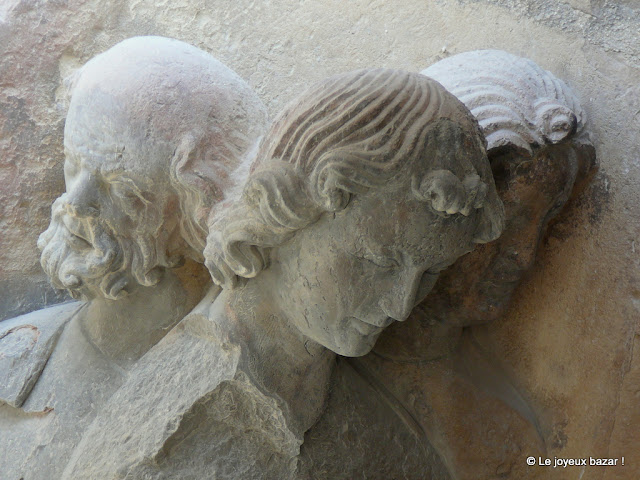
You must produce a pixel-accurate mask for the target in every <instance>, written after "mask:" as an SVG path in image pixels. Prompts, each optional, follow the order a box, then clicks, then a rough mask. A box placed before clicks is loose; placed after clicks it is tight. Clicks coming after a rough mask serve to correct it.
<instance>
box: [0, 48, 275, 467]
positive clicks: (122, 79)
mask: <svg viewBox="0 0 640 480" xmlns="http://www.w3.org/2000/svg"><path fill="white" fill-rule="evenodd" d="M71 88H72V95H71V100H70V106H69V112H68V115H67V119H66V125H65V132H64V144H65V165H64V174H65V184H66V188H67V191H66V193H64V194H63V195H62V196H61V197H60V198H58V199H57V200H56V201H55V203H54V205H53V207H52V219H51V225H50V226H49V228H48V229H47V231H46V232H44V233H43V234H42V235H41V236H40V239H39V242H38V246H39V247H40V249H41V250H42V260H41V262H42V266H43V268H44V270H45V272H46V273H47V274H48V275H49V277H50V278H51V281H52V282H53V284H54V285H55V286H56V287H59V288H66V289H67V290H69V291H70V292H71V294H72V295H73V296H75V297H78V298H82V299H84V300H85V301H84V302H83V303H82V302H73V303H70V304H67V305H62V306H57V307H51V308H47V309H44V310H41V311H38V312H34V313H31V314H28V315H24V316H21V317H18V318H16V319H13V320H7V321H4V322H2V324H0V376H2V380H3V381H2V382H1V385H2V386H1V387H0V394H1V395H2V400H3V401H4V402H5V404H3V405H0V429H1V430H2V444H1V448H2V450H3V451H2V454H1V455H0V471H1V472H3V473H2V476H3V477H5V478H21V477H24V478H30V479H32V478H35V479H39V478H42V479H50V478H59V476H60V474H61V473H62V468H64V465H65V464H66V462H67V460H68V457H69V455H70V453H71V450H72V449H73V447H74V446H75V445H76V443H77V442H78V441H79V439H80V434H81V432H82V430H83V429H84V428H85V427H86V426H87V425H88V424H89V423H90V422H91V419H92V418H93V416H94V414H95V412H96V410H97V409H98V408H99V407H100V405H102V404H103V403H104V401H105V400H106V399H107V398H109V396H110V395H111V393H113V391H115V390H116V389H117V388H118V386H119V385H120V384H121V383H122V381H123V380H124V378H125V377H126V371H128V370H129V369H130V368H131V366H132V365H133V364H135V362H136V361H137V360H138V359H139V358H140V357H141V356H143V355H144V354H145V352H146V351H147V350H148V349H149V348H150V347H152V346H153V345H154V344H155V343H157V342H158V340H160V339H161V338H162V337H163V336H164V335H165V334H166V333H167V332H168V331H169V330H170V329H171V328H172V327H173V326H174V325H175V324H176V323H177V322H178V321H179V320H181V319H182V318H183V317H184V316H185V315H186V314H187V313H188V312H189V311H190V310H191V309H192V308H193V307H194V306H195V305H196V304H197V303H198V302H199V301H200V300H201V299H202V298H203V297H204V296H205V294H206V292H207V290H209V289H212V290H213V292H210V293H209V296H210V295H212V294H215V292H217V288H216V287H214V286H213V285H212V283H211V281H210V277H209V274H208V272H207V271H206V269H205V267H204V265H203V264H202V263H203V256H202V251H203V249H204V245H205V241H206V236H207V233H208V226H207V219H208V215H209V214H210V213H211V212H212V211H215V209H216V206H218V205H223V204H225V202H228V201H229V198H231V197H232V196H233V190H234V186H235V185H236V183H238V180H239V179H240V178H243V177H244V176H245V174H246V171H247V170H248V166H249V162H248V159H249V158H250V153H251V152H252V150H253V149H254V148H255V147H256V146H257V144H258V140H259V138H260V136H261V135H262V133H263V129H264V127H265V126H266V113H265V108H264V106H263V105H262V103H261V102H260V100H259V99H258V98H257V96H256V94H255V93H254V92H253V91H252V90H251V89H250V88H249V86H248V85H247V84H246V83H245V82H244V81H243V80H242V79H240V78H239V77H238V76H237V75H236V74H235V73H234V72H232V71H231V70H230V69H228V68H227V67H225V66H224V65H223V64H221V63H220V62H218V61H217V60H215V59H214V58H213V57H211V56H210V55H209V54H207V53H205V52H204V51H202V50H199V49H197V48H195V47H193V46H190V45H187V44H185V43H183V42H179V41H176V40H171V39H167V38H161V37H136V38H132V39H129V40H125V41H123V42H121V43H119V44H118V45H116V46H114V47H113V48H111V49H110V50H108V51H107V52H105V53H103V54H101V55H98V56H97V57H95V58H93V59H92V60H91V61H89V62H88V63H87V64H86V65H85V66H84V67H82V68H81V69H80V71H79V72H78V73H77V74H76V75H75V76H74V78H73V81H72V87H71Z"/></svg>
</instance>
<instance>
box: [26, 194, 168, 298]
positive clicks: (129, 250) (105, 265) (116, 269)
mask: <svg viewBox="0 0 640 480" xmlns="http://www.w3.org/2000/svg"><path fill="white" fill-rule="evenodd" d="M65 217H67V220H68V219H69V218H71V219H72V223H73V224H77V225H81V228H82V232H83V233H82V238H79V237H77V236H75V235H74V234H73V233H72V232H70V231H69V229H68V228H67V226H66V225H65V223H64V219H65ZM154 237H155V236H153V235H151V234H140V233H136V234H133V237H132V238H127V237H123V236H119V235H116V234H115V232H114V231H113V230H112V229H111V228H109V226H108V225H106V224H105V222H103V221H101V220H100V218H99V217H98V218H93V217H90V218H79V217H77V216H73V215H71V214H69V213H68V212H67V208H66V195H62V196H61V197H60V198H58V199H57V200H56V201H55V202H54V204H53V207H52V216H51V223H50V225H49V228H47V230H46V231H44V232H43V233H42V234H41V235H40V238H39V239H38V248H40V250H41V251H42V255H41V257H40V264H41V265H42V268H43V269H44V271H45V273H46V274H47V275H48V276H49V278H50V279H51V282H52V284H53V285H54V286H55V287H56V288H62V289H67V290H68V291H69V293H70V294H71V296H72V297H74V298H84V299H91V298H94V297H96V296H98V295H101V296H103V297H104V298H108V299H111V300H117V299H120V298H122V297H124V296H126V295H127V294H128V293H130V291H131V289H132V287H134V286H135V285H136V284H140V285H144V286H153V285H155V284H157V283H158V282H159V281H160V278H161V275H162V271H163V268H162V266H160V265H159V261H160V262H162V263H165V265H166V266H169V265H167V263H171V262H166V258H165V255H161V256H160V258H159V257H158V254H157V252H158V245H157V241H156V239H155V238H154ZM85 239H86V241H85ZM163 260H165V261H163Z"/></svg>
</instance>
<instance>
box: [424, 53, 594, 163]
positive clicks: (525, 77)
mask: <svg viewBox="0 0 640 480" xmlns="http://www.w3.org/2000/svg"><path fill="white" fill-rule="evenodd" d="M421 73H422V74H423V75H426V76H428V77H431V78H433V79H435V80H437V81H438V82H440V83H441V84H442V85H443V86H444V87H445V88H446V89H447V90H449V92H451V93H453V94H454V95H455V96H456V97H457V98H458V99H459V100H460V101H461V102H462V103H464V104H465V105H466V106H467V108H469V110H470V111H471V113H472V114H473V115H474V116H475V117H476V119H477V120H478V123H479V124H480V127H481V128H482V131H483V133H484V135H485V137H486V139H487V149H488V151H489V152H492V151H494V150H497V149H500V148H501V147H505V146H514V147H517V148H519V149H522V150H524V151H525V152H527V153H528V154H532V153H533V150H535V149H536V148H539V147H541V146H543V145H546V144H555V143H560V142H563V141H565V140H567V139H569V138H572V139H576V140H579V141H582V142H584V143H588V144H590V140H589V137H588V133H587V132H586V129H585V125H586V115H585V113H584V111H583V110H582V108H581V107H580V103H579V102H578V99H577V98H576V97H575V95H574V94H573V92H572V91H571V89H570V88H569V87H568V86H567V85H566V84H565V83H564V82H563V81H562V80H560V79H558V78H556V77H555V76H554V75H553V74H551V73H549V72H548V71H546V70H543V69H542V68H540V67H539V66H538V65H536V64H535V63H534V62H533V61H531V60H529V59H526V58H522V57H518V56H516V55H512V54H510V53H507V52H504V51H501V50H477V51H472V52H465V53H461V54H458V55H454V56H452V57H449V58H445V59H444V60H441V61H439V62H437V63H435V64H434V65H432V66H430V67H429V68H427V69H425V70H423V71H422V72H421Z"/></svg>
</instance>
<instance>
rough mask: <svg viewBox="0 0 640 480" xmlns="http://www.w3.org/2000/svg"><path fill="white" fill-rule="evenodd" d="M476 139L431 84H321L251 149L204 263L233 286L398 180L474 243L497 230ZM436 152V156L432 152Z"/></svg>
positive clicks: (369, 79)
mask: <svg viewBox="0 0 640 480" xmlns="http://www.w3.org/2000/svg"><path fill="white" fill-rule="evenodd" d="M482 141H483V140H482V136H481V134H480V133H479V128H478V125H477V123H476V122H475V120H474V119H473V117H472V116H471V115H469V112H468V111H467V110H466V108H465V107H464V105H462V104H461V103H460V102H459V101H457V100H456V99H455V98H454V97H453V96H452V95H450V94H449V93H448V92H446V90H444V89H443V88H442V87H441V86H440V85H439V84H437V83H436V82H434V81H431V80H429V79H427V78H426V77H424V76H421V75H419V74H415V73H408V72H403V71H399V70H388V69H375V70H359V71H355V72H349V73H345V74H341V75H336V76H334V77H331V78H328V79H326V80H324V81H322V82H320V83H318V84H317V85H315V86H314V87H312V88H310V89H309V90H308V91H307V92H305V93H304V94H302V95H301V96H300V97H299V98H298V99H297V100H295V101H294V102H292V103H291V104H290V105H289V106H288V107H287V108H285V110H284V111H283V112H282V113H281V115H280V116H279V117H278V118H277V119H276V121H275V122H274V123H273V124H272V127H271V129H270V130H269V132H268V133H267V134H266V135H265V137H264V140H263V142H262V144H261V146H260V148H259V151H258V155H257V158H256V160H255V162H254V164H253V166H252V168H251V174H250V177H249V180H248V182H247V184H246V186H245V189H244V192H243V195H242V198H241V200H240V202H239V203H238V204H237V205H236V206H235V207H234V208H233V209H232V211H228V212H225V214H224V215H222V216H220V217H219V218H218V219H217V220H216V221H215V224H214V225H211V226H210V229H209V231H210V233H209V237H208V243H207V248H206V249H205V258H206V265H207V266H208V268H209V270H210V272H211V274H212V277H213V279H214V281H215V282H216V283H218V284H221V285H224V286H233V285H234V284H235V282H236V281H237V277H245V278H250V277H253V276H255V275H257V274H258V273H259V272H260V271H261V270H262V269H264V268H265V267H266V266H267V263H268V256H269V252H268V250H269V248H271V247H275V246H278V245H280V244H282V243H283V242H285V241H286V240H287V239H288V238H290V237H291V235H293V234H294V233H295V232H296V231H297V230H299V229H302V228H305V227H306V226H308V225H310V224H312V223H314V222H315V221H316V220H317V219H318V218H319V217H320V215H321V214H323V213H324V212H337V211H340V210H342V209H344V208H346V207H347V205H348V203H349V200H350V198H351V196H352V195H360V194H363V193H365V192H367V191H368V190H369V189H384V188H385V186H387V185H389V184H392V183H394V182H398V181H402V180H406V172H407V171H408V170H409V168H410V166H411V165H413V164H415V163H416V162H421V163H423V164H425V165H426V166H428V170H429V174H428V175H426V176H425V178H420V179H417V178H416V179H412V185H413V192H414V193H415V195H416V196H418V197H419V198H420V199H423V200H424V201H425V202H431V205H432V207H433V208H434V210H435V211H437V212H439V214H441V215H443V216H447V215H465V216H468V215H470V214H472V213H473V214H476V211H482V213H481V215H480V217H481V220H479V221H478V228H477V231H476V235H475V241H476V242H478V243H481V242H486V241H489V240H491V239H493V238H495V237H496V236H497V235H498V234H499V232H500V231H501V228H502V218H503V213H502V206H501V203H500V201H499V200H498V199H497V195H496V194H495V189H494V188H493V180H492V177H491V172H490V169H489V165H488V162H487V160H486V156H484V155H480V156H477V157H474V156H473V155H466V154H465V152H467V151H468V150H469V149H475V151H480V152H484V146H483V144H482ZM438 152H440V154H438Z"/></svg>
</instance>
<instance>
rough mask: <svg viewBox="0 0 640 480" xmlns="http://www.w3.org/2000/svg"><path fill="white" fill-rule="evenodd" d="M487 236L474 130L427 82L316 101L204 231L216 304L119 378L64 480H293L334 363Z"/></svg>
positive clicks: (494, 208) (386, 73)
mask: <svg viewBox="0 0 640 480" xmlns="http://www.w3.org/2000/svg"><path fill="white" fill-rule="evenodd" d="M336 97H339V98H341V101H340V102H335V100H334V99H335V98H336ZM388 106H394V107H395V109H394V110H393V112H392V113H391V114H388V109H387V108H386V107H388ZM310 107H313V108H310ZM345 118H350V119H352V121H350V122H343V121H342V120H343V119H345ZM408 120H409V121H408ZM312 133H313V135H312ZM320 139H322V141H320ZM371 152H373V153H371ZM502 224H503V210H502V204H501V203H500V201H499V200H498V198H497V195H496V191H495V186H494V185H493V181H492V178H491V175H490V170H489V165H488V160H487V158H486V153H485V151H484V149H483V148H482V137H481V135H480V133H479V130H478V128H477V124H476V123H475V122H474V120H473V118H472V117H471V115H470V114H469V112H468V111H467V110H466V109H465V108H464V106H463V105H462V104H461V103H460V102H459V101H457V100H456V99H455V98H454V97H453V96H452V95H450V94H448V93H447V92H446V91H445V90H444V89H443V88H442V87H441V86H440V85H438V84H437V83H436V82H434V81H432V80H430V79H428V78H427V77H425V76H421V75H419V74H415V73H408V72H403V71H397V70H384V69H372V70H360V71H355V72H350V73H347V74H342V75H338V76H335V77H331V78H329V79H326V80H324V81H323V82H320V83H319V84H317V85H315V86H313V87H312V88H310V89H309V91H308V92H306V93H305V94H303V95H302V96H300V97H299V98H298V99H296V100H294V101H293V102H292V103H291V104H290V106H289V107H287V108H286V109H285V110H284V111H283V113H282V114H281V115H280V116H279V117H278V118H277V119H276V120H275V121H274V122H273V125H272V127H271V129H270V130H269V131H268V132H267V133H266V135H265V140H264V141H263V143H262V144H261V146H260V148H259V150H258V152H257V155H256V160H255V161H254V163H253V165H252V168H251V174H250V175H249V177H248V181H247V184H246V185H245V188H244V190H243V193H242V195H241V197H240V198H239V199H238V201H237V202H236V203H234V204H231V206H230V208H229V209H226V210H220V211H218V212H217V213H216V215H214V217H213V222H212V223H211V224H210V226H209V237H208V244H207V248H206V249H205V257H206V258H207V265H208V267H209V269H210V270H211V272H212V276H213V277H214V279H215V281H216V282H218V283H220V284H221V285H222V286H223V287H224V288H223V291H222V292H221V293H220V294H219V295H218V292H217V291H212V292H211V294H210V295H209V296H208V297H207V298H205V299H204V300H203V301H202V302H201V303H200V305H199V306H198V307H197V308H196V309H195V311H194V312H192V313H191V314H190V315H189V316H187V317H186V318H185V319H184V320H183V321H182V322H181V323H180V324H179V325H178V326H177V327H176V328H174V329H173V330H172V332H171V333H170V334H169V335H167V336H166V337H165V338H164V339H163V340H162V341H161V342H160V343H158V344H157V345H156V346H155V347H153V348H152V349H151V350H150V351H149V352H148V353H147V354H146V355H145V356H144V357H143V358H142V359H141V360H140V361H139V362H138V363H137V364H136V366H135V367H134V368H133V369H131V370H130V371H129V378H128V380H127V381H126V382H124V383H123V385H122V386H121V387H120V389H119V390H118V391H117V392H116V393H115V394H114V395H113V397H112V398H111V399H110V401H109V403H108V404H107V405H106V406H105V407H104V408H102V409H100V411H99V412H98V414H97V416H96V418H95V420H94V422H93V424H92V425H91V427H90V428H89V429H88V430H87V432H86V434H85V436H84V438H83V439H82V441H81V442H80V444H79V445H78V447H77V449H76V451H75V452H74V454H73V456H72V459H71V461H70V463H69V465H68V466H67V468H66V470H65V474H64V475H63V477H65V478H92V477H96V476H100V477H102V478H130V477H133V478H176V477H180V478H185V477H191V478H198V477H202V476H213V477H215V478H229V479H237V478H255V479H258V478H274V479H276V478H278V479H284V478H295V477H296V476H298V475H300V474H301V473H299V472H298V471H297V470H298V468H297V463H298V458H297V457H298V455H299V450H300V445H301V444H302V439H303V435H304V433H305V432H306V431H307V430H308V429H309V428H310V427H311V426H312V425H313V424H314V423H315V422H316V420H317V418H318V416H319V414H320V413H321V410H322V407H323V404H324V400H325V398H326V392H327V386H328V385H327V384H328V378H329V374H330V372H331V369H332V367H333V359H334V354H333V352H340V353H343V354H347V355H351V356H355V355H363V354H364V353H367V351H368V350H370V349H371V347H372V345H373V343H374V342H375V339H376V338H377V336H378V335H379V334H380V332H382V330H383V328H384V327H385V326H386V325H388V324H389V323H390V322H391V321H394V320H395V321H403V320H405V319H406V317H407V316H408V315H409V314H410V312H411V309H412V307H413V305H414V304H415V303H416V298H417V296H419V295H422V296H424V295H425V294H426V293H427V292H428V291H429V290H430V289H431V287H432V286H433V282H434V281H435V278H436V277H437V272H438V271H439V269H442V268H445V266H447V265H449V264H451V263H452V262H453V261H454V260H455V259H457V258H458V257H459V256H460V255H462V254H463V253H465V252H467V251H469V250H471V249H472V247H473V246H474V243H484V242H487V241H490V240H492V239H494V238H495V237H496V236H498V235H499V233H500V231H501V228H502ZM390 264H391V266H390ZM309 279H312V280H311V281H310V280H309ZM357 282H360V283H357ZM367 284H368V289H365V286H366V285H367ZM394 284H395V287H394V288H392V289H390V288H389V287H390V286H391V285H394ZM380 291H383V292H388V293H387V294H384V295H382V296H381V295H380V294H379V292H380ZM302 312H304V313H302ZM141 412H144V413H142V414H141ZM372 433H373V432H372ZM405 436H406V432H405ZM423 440H424V439H423ZM417 447H418V448H419V449H420V450H419V451H420V452H422V450H423V449H424V448H425V447H424V445H423V444H422V443H418V445H417ZM419 458H422V455H421V456H420V457H419ZM336 467H337V465H334V467H333V468H336Z"/></svg>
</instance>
